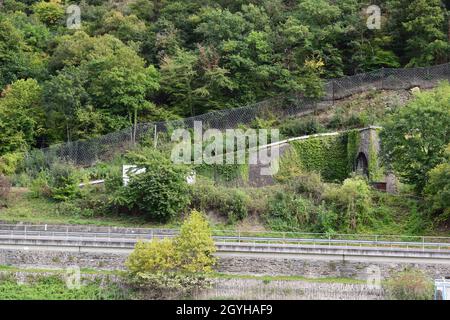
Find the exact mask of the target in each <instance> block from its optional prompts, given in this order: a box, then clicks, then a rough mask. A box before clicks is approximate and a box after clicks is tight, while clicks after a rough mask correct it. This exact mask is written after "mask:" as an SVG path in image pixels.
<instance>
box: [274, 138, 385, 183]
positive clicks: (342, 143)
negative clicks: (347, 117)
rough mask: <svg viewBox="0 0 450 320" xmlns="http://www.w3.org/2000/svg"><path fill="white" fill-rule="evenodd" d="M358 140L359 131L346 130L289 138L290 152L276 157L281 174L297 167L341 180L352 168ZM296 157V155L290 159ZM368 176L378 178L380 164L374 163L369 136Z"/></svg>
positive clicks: (327, 177)
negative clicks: (300, 138) (296, 138)
mask: <svg viewBox="0 0 450 320" xmlns="http://www.w3.org/2000/svg"><path fill="white" fill-rule="evenodd" d="M360 143H361V137H360V131H359V130H357V129H355V130H350V131H347V132H344V133H341V134H339V135H336V136H323V137H314V138H309V139H307V140H297V141H293V142H291V146H292V148H293V151H292V152H289V153H286V154H285V155H283V156H282V158H281V161H280V172H281V173H282V174H281V175H282V176H283V174H286V173H292V172H295V170H293V168H292V166H293V165H294V166H297V167H298V169H299V170H305V171H315V172H319V173H320V174H321V175H322V178H323V179H324V180H326V181H332V182H333V181H338V182H341V181H343V180H344V179H346V178H347V177H349V176H350V174H351V173H352V172H353V171H354V169H355V161H356V157H357V154H358V150H359V146H360ZM293 157H297V159H293ZM368 162H369V168H368V169H369V178H370V180H375V179H380V178H382V176H383V170H382V168H379V166H378V159H377V152H376V150H375V146H374V143H373V141H372V135H371V136H370V151H369V159H368Z"/></svg>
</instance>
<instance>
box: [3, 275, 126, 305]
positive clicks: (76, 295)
mask: <svg viewBox="0 0 450 320" xmlns="http://www.w3.org/2000/svg"><path fill="white" fill-rule="evenodd" d="M126 298H127V296H126V293H125V292H124V291H123V290H122V289H121V288H119V287H118V286H117V285H115V284H113V283H109V282H108V281H105V283H101V281H100V280H88V281H87V283H84V284H83V285H82V286H80V288H79V289H78V288H73V289H70V288H68V287H67V284H66V282H65V281H64V280H63V279H61V277H60V276H58V275H55V276H37V277H34V279H29V281H27V282H25V283H18V282H17V280H16V279H13V278H12V277H6V278H4V277H2V279H0V300H120V299H126Z"/></svg>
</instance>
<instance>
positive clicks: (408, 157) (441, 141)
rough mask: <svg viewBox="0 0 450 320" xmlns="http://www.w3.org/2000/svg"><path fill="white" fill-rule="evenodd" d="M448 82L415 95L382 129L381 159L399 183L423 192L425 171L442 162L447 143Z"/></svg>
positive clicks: (449, 120) (449, 131) (449, 133)
mask: <svg viewBox="0 0 450 320" xmlns="http://www.w3.org/2000/svg"><path fill="white" fill-rule="evenodd" d="M449 99H450V84H449V83H448V82H445V83H442V84H441V85H440V86H439V87H437V88H435V89H433V90H431V91H427V92H421V93H419V94H417V95H415V97H414V100H412V101H411V102H410V103H409V104H408V105H407V106H405V107H403V108H400V109H399V110H398V111H396V112H395V113H394V114H393V115H392V117H391V118H390V119H389V121H387V122H386V123H385V124H384V125H383V127H384V129H383V130H382V131H381V140H382V141H383V144H382V147H383V157H384V161H385V162H386V163H388V164H389V165H391V166H392V168H393V169H394V170H395V172H396V173H397V175H398V176H399V177H400V179H401V180H402V182H405V183H409V184H412V185H414V186H415V189H416V191H417V192H420V193H421V192H422V191H423V188H424V187H425V185H426V182H427V179H428V176H427V173H428V172H429V171H430V170H431V169H432V168H434V167H436V166H437V165H438V164H440V163H442V162H444V161H445V160H446V159H445V146H446V145H448V144H449V143H450V104H449V103H448V101H449Z"/></svg>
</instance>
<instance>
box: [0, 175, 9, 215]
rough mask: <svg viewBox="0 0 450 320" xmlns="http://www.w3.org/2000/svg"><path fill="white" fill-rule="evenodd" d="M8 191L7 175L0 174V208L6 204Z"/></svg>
mask: <svg viewBox="0 0 450 320" xmlns="http://www.w3.org/2000/svg"><path fill="white" fill-rule="evenodd" d="M10 192H11V182H10V181H9V179H8V178H7V177H5V176H3V175H0V208H2V207H4V206H6V205H7V204H8V199H9V194H10Z"/></svg>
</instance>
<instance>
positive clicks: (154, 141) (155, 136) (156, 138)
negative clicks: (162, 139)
mask: <svg viewBox="0 0 450 320" xmlns="http://www.w3.org/2000/svg"><path fill="white" fill-rule="evenodd" d="M157 141H158V133H157V127H156V124H155V133H154V136H153V144H154V148H155V149H156V144H157Z"/></svg>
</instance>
